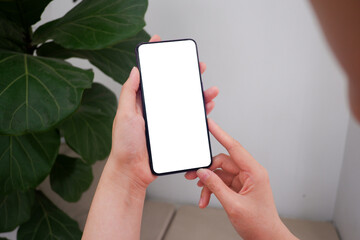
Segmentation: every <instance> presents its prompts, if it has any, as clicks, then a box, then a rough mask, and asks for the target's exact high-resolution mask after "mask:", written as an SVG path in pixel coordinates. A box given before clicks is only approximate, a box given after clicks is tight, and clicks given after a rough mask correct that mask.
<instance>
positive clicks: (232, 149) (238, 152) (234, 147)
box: [208, 118, 259, 171]
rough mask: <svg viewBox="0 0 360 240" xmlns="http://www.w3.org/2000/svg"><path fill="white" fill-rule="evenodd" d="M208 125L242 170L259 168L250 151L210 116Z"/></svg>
mask: <svg viewBox="0 0 360 240" xmlns="http://www.w3.org/2000/svg"><path fill="white" fill-rule="evenodd" d="M208 127H209V130H210V132H211V134H212V135H213V136H214V137H215V138H216V139H217V140H218V141H219V143H220V144H221V145H223V146H224V147H225V148H226V150H227V151H228V152H229V153H230V156H231V158H232V159H233V161H234V162H235V163H236V165H237V166H238V167H239V168H240V169H241V170H244V171H255V170H256V169H257V167H258V166H259V164H258V163H257V162H256V160H255V159H254V158H253V157H252V156H251V155H250V153H248V152H247V151H246V150H245V148H243V147H242V146H241V144H240V143H239V142H237V141H236V140H235V139H234V138H233V137H231V136H230V135H229V134H228V133H226V132H225V131H224V130H222V129H221V128H220V127H219V126H218V125H217V124H216V123H215V122H214V121H213V120H212V119H210V118H208Z"/></svg>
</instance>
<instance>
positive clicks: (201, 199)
mask: <svg viewBox="0 0 360 240" xmlns="http://www.w3.org/2000/svg"><path fill="white" fill-rule="evenodd" d="M202 205H203V198H202V197H200V201H199V207H201V206H202Z"/></svg>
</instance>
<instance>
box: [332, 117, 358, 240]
mask: <svg viewBox="0 0 360 240" xmlns="http://www.w3.org/2000/svg"><path fill="white" fill-rule="evenodd" d="M359 171H360V126H359V124H358V123H356V122H355V120H354V119H351V120H350V124H349V129H348V133H347V139H346V147H345V156H344V162H343V166H342V170H341V175H340V183H339V187H338V192H337V198H336V205H335V211H334V222H335V225H336V227H337V228H338V230H339V232H340V235H341V237H342V239H343V240H357V239H360V191H359V182H360V174H359Z"/></svg>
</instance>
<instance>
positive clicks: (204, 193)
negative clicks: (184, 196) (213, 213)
mask: <svg viewBox="0 0 360 240" xmlns="http://www.w3.org/2000/svg"><path fill="white" fill-rule="evenodd" d="M211 194H212V192H211V191H210V190H209V188H207V187H203V189H202V190H201V194H200V201H199V207H200V208H206V207H207V206H208V205H209V202H210V198H211Z"/></svg>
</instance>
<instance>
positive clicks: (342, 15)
mask: <svg viewBox="0 0 360 240" xmlns="http://www.w3.org/2000/svg"><path fill="white" fill-rule="evenodd" d="M310 2H311V4H312V5H313V7H314V10H315V13H316V14H317V16H318V19H319V22H320V24H321V26H322V28H323V30H324V34H325V36H326V38H327V39H328V42H329V44H330V46H331V48H332V49H333V51H334V54H335V56H336V57H337V59H338V61H339V63H340V64H341V66H342V67H343V69H344V71H345V73H346V75H347V77H348V89H349V90H348V92H349V101H350V106H351V109H352V112H353V115H354V117H355V118H356V119H357V120H358V121H360V67H359V66H358V65H359V64H360V44H359V43H360V27H359V23H360V1H357V0H326V1H325V0H311V1H310ZM151 41H160V38H159V36H154V37H153V38H152V39H151ZM205 68H206V66H205V64H203V63H200V69H201V72H202V73H203V72H204V71H205ZM139 81H140V80H139V72H138V70H137V69H136V68H134V69H133V70H132V71H131V73H130V76H129V79H128V80H127V81H126V83H125V84H124V85H123V87H122V90H121V95H120V100H119V107H118V111H117V114H116V117H115V120H114V125H113V141H112V142H113V146H112V150H111V154H110V156H109V158H108V161H107V163H106V166H105V168H104V171H103V173H102V176H101V179H100V182H99V184H98V187H97V190H96V193H95V196H94V199H93V202H92V205H91V208H90V212H89V215H88V219H87V222H86V225H85V229H84V234H83V239H126V240H133V239H134V240H135V239H140V225H141V217H142V211H143V205H144V200H145V193H146V188H147V187H148V185H149V184H150V183H151V182H152V181H154V180H155V178H156V176H154V175H152V174H151V171H150V166H149V159H148V153H147V149H146V140H145V133H144V132H145V124H144V119H143V116H142V110H141V100H140V95H139V91H138V89H139ZM218 92H219V91H218V89H217V88H216V87H212V88H209V89H208V90H206V91H205V102H206V110H207V113H210V112H211V110H212V109H213V108H214V101H213V99H214V98H215V97H216V95H217V94H218ZM208 125H209V130H210V132H211V133H212V135H213V136H214V137H215V138H216V139H217V140H218V141H219V142H220V143H221V144H222V145H223V146H224V147H225V148H226V150H227V152H228V154H219V155H217V156H215V157H214V158H213V164H212V166H211V167H210V168H209V169H199V170H198V171H196V172H188V173H186V174H185V177H186V178H187V179H189V180H194V179H196V178H199V181H198V183H197V184H198V186H199V187H202V191H201V196H200V201H199V207H200V208H205V207H207V206H208V204H209V201H210V197H211V194H212V193H214V194H215V196H216V197H217V198H218V199H219V201H220V202H221V204H222V205H223V207H224V209H225V211H226V213H227V214H228V217H229V219H230V221H231V223H232V225H233V226H234V228H235V229H236V231H237V232H238V233H239V235H240V236H242V238H243V239H246V240H247V239H257V240H262V239H279V240H281V239H289V240H290V239H296V237H295V236H293V235H292V234H291V233H290V231H289V230H288V229H287V228H286V227H285V225H284V224H283V223H282V222H281V220H280V218H279V215H278V212H277V210H276V207H275V203H274V199H273V195H272V191H271V186H270V182H269V177H268V173H267V171H266V170H265V169H264V167H262V166H261V165H260V164H259V163H258V162H257V161H256V160H255V159H254V158H253V157H252V156H251V155H250V154H249V153H248V152H247V151H246V150H245V149H244V148H243V147H242V146H241V144H240V143H238V142H237V141H236V140H235V139H233V138H232V137H231V136H230V135H229V134H227V133H226V132H224V131H223V130H222V129H221V128H220V127H219V126H218V125H217V124H216V123H215V122H214V121H213V120H211V119H209V120H208ZM244 223H245V224H244Z"/></svg>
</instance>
